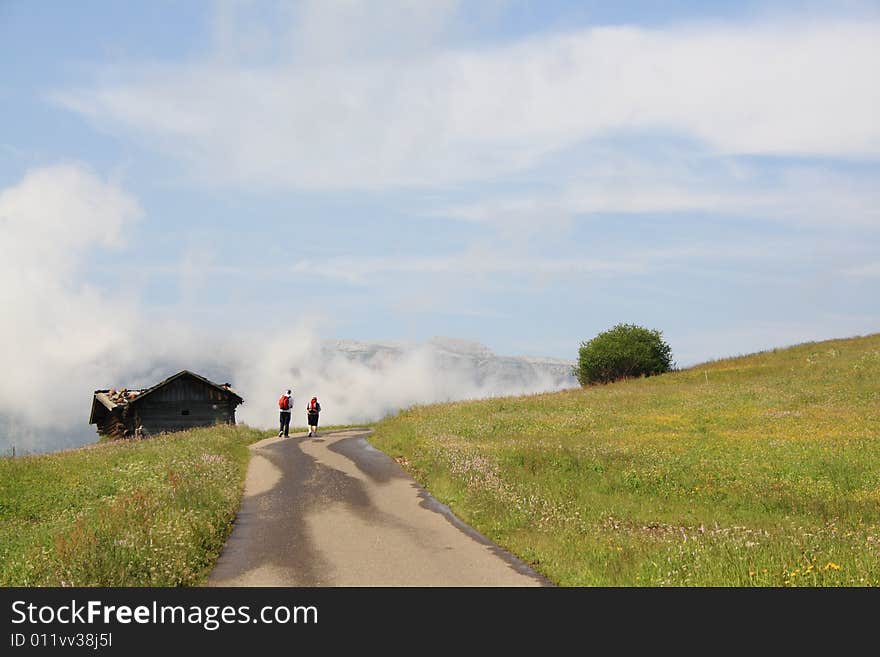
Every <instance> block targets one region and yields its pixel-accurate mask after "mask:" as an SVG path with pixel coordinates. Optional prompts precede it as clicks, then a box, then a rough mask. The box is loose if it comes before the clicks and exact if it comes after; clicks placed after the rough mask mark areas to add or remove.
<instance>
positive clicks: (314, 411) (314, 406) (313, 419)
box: [306, 397, 321, 438]
mask: <svg viewBox="0 0 880 657" xmlns="http://www.w3.org/2000/svg"><path fill="white" fill-rule="evenodd" d="M320 412H321V405H320V404H319V403H318V398H317V397H312V399H311V401H310V402H309V405H308V406H307V407H306V413H308V416H309V438H311V437H312V436H317V435H318V413H320Z"/></svg>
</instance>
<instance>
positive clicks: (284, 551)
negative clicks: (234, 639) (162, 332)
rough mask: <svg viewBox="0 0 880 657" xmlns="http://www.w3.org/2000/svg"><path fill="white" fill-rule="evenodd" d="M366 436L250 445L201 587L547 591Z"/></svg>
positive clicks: (297, 438) (279, 440)
mask: <svg viewBox="0 0 880 657" xmlns="http://www.w3.org/2000/svg"><path fill="white" fill-rule="evenodd" d="M367 433H368V431H366V430H356V431H341V432H336V433H328V434H326V435H319V437H318V438H305V437H303V435H296V436H291V437H290V438H286V439H285V438H270V439H268V440H263V441H261V442H259V443H255V444H254V445H252V446H251V450H252V456H251V462H250V465H249V466H248V472H247V479H246V482H245V492H244V498H243V499H242V504H241V508H240V509H239V513H238V516H237V517H236V521H235V527H234V528H233V531H232V535H231V536H230V538H229V541H228V542H227V544H226V547H225V549H224V551H223V554H221V555H220V559H219V561H218V562H217V566H216V568H215V569H214V571H213V573H212V574H211V577H210V579H209V582H208V585H209V586H541V585H548V582H547V581H546V580H545V579H543V578H542V577H541V576H540V575H538V574H537V573H535V572H534V571H533V570H531V569H530V568H528V566H526V565H525V564H524V563H523V562H521V561H519V560H518V559H516V558H514V557H513V556H512V555H510V554H509V553H507V552H505V551H504V550H502V549H501V548H499V547H498V546H496V545H494V544H492V543H491V542H490V541H488V540H487V539H486V538H485V537H483V536H481V535H480V534H478V533H476V532H475V531H474V530H472V529H471V528H469V527H467V526H466V525H464V524H463V523H462V522H461V521H460V520H458V518H456V517H455V516H454V515H452V513H450V512H449V510H448V508H447V507H445V506H443V505H442V504H440V503H439V502H437V501H436V500H435V499H434V498H432V497H431V496H430V495H428V493H426V492H425V490H424V489H422V488H421V487H420V486H418V485H417V484H416V483H415V482H414V481H413V480H412V478H411V477H410V476H409V475H408V474H406V472H404V471H403V470H402V469H401V468H400V466H398V465H397V463H395V462H394V460H393V459H391V458H389V457H388V456H386V455H385V454H384V453H382V452H380V451H378V450H376V449H374V448H373V447H372V446H370V445H369V444H368V443H367V441H366V440H365V439H364V436H365V435H367Z"/></svg>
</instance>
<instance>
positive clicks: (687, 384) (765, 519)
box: [370, 334, 880, 586]
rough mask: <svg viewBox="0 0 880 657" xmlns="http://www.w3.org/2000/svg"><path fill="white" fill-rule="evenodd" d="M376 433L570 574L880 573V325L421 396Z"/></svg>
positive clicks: (423, 474) (474, 519)
mask: <svg viewBox="0 0 880 657" xmlns="http://www.w3.org/2000/svg"><path fill="white" fill-rule="evenodd" d="M370 440H371V442H372V443H373V444H374V445H376V446H377V447H378V448H379V449H382V450H383V451H385V452H386V453H388V454H390V455H392V456H394V457H395V458H397V460H398V461H399V462H400V463H401V464H403V466H404V467H405V468H407V469H408V470H409V471H410V472H411V473H413V475H414V476H415V477H416V479H417V480H418V481H419V482H420V483H421V484H423V485H424V486H426V487H427V488H428V489H429V490H430V491H431V492H432V493H433V494H434V495H435V496H436V497H437V498H438V499H440V500H441V501H443V502H444V503H446V504H448V505H449V506H450V507H451V508H452V509H453V511H454V512H455V513H456V514H457V515H459V517H461V518H462V519H463V520H465V521H466V522H468V523H469V524H471V525H473V526H474V527H475V528H477V529H478V530H479V531H481V532H483V533H484V534H486V535H487V536H489V537H490V538H491V539H493V540H495V541H496V542H498V543H499V544H501V545H503V546H505V547H507V548H508V549H509V550H511V551H512V552H514V553H515V554H517V555H519V556H520V557H522V558H523V559H524V560H526V561H527V562H529V563H531V564H532V565H533V566H534V567H535V568H536V569H537V570H539V571H540V572H542V573H543V574H545V575H546V576H548V577H549V578H550V579H551V580H553V581H554V582H556V583H558V584H560V585H565V586H589V585H605V586H633V585H635V586H802V585H807V586H837V585H844V586H878V585H880V334H876V335H871V336H866V337H859V338H852V339H846V340H834V341H828V342H821V343H810V344H804V345H799V346H796V347H792V348H789V349H784V350H774V351H768V352H763V353H759V354H754V355H751V356H745V357H741V358H733V359H727V360H719V361H715V362H711V363H707V364H705V365H700V366H697V367H694V368H690V369H688V370H683V371H679V372H674V373H670V374H666V375H663V376H658V377H651V378H647V379H634V380H628V381H623V382H619V383H615V384H611V385H607V386H595V387H590V388H584V389H578V390H571V391H565V392H560V393H554V394H546V395H533V396H528V397H518V398H496V399H490V400H481V401H473V402H466V403H457V404H441V405H434V406H426V407H416V408H412V409H410V410H407V411H405V412H403V413H401V414H399V415H397V416H395V417H393V418H389V419H386V420H384V421H382V422H381V423H379V424H378V425H377V427H376V431H375V433H374V434H373V435H372V436H371V437H370Z"/></svg>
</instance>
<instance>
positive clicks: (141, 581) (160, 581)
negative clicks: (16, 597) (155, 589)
mask: <svg viewBox="0 0 880 657" xmlns="http://www.w3.org/2000/svg"><path fill="white" fill-rule="evenodd" d="M267 435H272V434H271V432H266V431H259V430H256V429H250V428H248V427H243V426H237V427H229V426H217V427H212V428H206V429H197V430H192V431H185V432H179V433H173V434H168V435H163V436H157V437H154V438H150V439H148V440H140V441H117V442H109V443H103V444H100V445H95V446H92V447H89V448H84V449H78V450H69V451H65V452H58V453H54V454H44V455H38V456H28V457H24V458H18V459H10V458H2V459H0V585H2V586H194V585H196V586H197V585H200V584H203V583H204V582H205V580H206V579H207V576H208V573H209V572H210V569H211V568H212V567H213V565H214V562H215V561H216V559H217V557H218V556H219V554H220V550H221V549H222V548H223V545H224V543H225V541H226V538H227V537H228V535H229V532H230V530H231V527H232V520H233V518H234V517H235V512H236V511H237V509H238V505H239V501H240V498H241V493H242V488H243V485H244V475H245V470H246V468H247V462H248V449H247V446H248V445H249V444H250V443H252V442H254V441H256V440H260V439H261V438H265V437H266V436H267Z"/></svg>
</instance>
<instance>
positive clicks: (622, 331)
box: [574, 324, 672, 386]
mask: <svg viewBox="0 0 880 657" xmlns="http://www.w3.org/2000/svg"><path fill="white" fill-rule="evenodd" d="M671 369H672V350H671V349H670V348H669V345H668V344H666V342H664V341H663V337H662V334H661V333H660V331H654V330H650V329H646V328H643V327H641V326H635V325H634V324H618V325H617V326H615V327H614V328H611V329H608V330H607V331H604V332H603V333H600V334H599V335H597V336H596V337H595V338H593V339H592V340H590V341H589V342H582V343H581V347H580V350H579V351H578V364H577V367H575V369H574V375H575V376H576V377H577V380H578V382H579V383H580V384H581V385H582V386H585V385H589V384H591V383H610V382H611V381H617V380H619V379H625V378H627V377H634V376H651V375H652V374H662V373H663V372H668V371H669V370H671Z"/></svg>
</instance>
